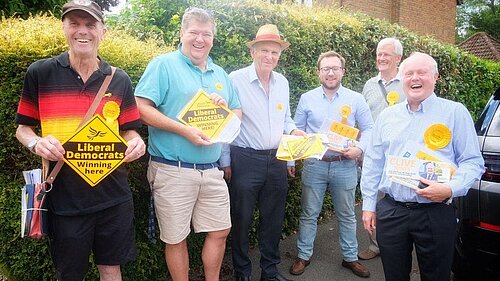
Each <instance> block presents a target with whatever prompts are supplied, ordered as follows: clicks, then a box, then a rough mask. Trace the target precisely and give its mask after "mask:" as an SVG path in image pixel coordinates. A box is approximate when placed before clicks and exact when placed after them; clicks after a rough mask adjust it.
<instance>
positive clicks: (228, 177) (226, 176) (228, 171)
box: [221, 166, 232, 182]
mask: <svg viewBox="0 0 500 281" xmlns="http://www.w3.org/2000/svg"><path fill="white" fill-rule="evenodd" d="M221 169H222V171H223V172H224V179H225V180H226V181H227V182H230V181H231V173H232V171H231V166H227V167H222V168H221Z"/></svg>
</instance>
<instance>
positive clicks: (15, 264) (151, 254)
mask: <svg viewBox="0 0 500 281" xmlns="http://www.w3.org/2000/svg"><path fill="white" fill-rule="evenodd" d="M129 3H130V8H129V9H126V10H125V11H123V12H122V14H120V15H118V16H116V18H115V17H112V18H109V20H107V22H108V23H109V24H110V25H115V26H117V27H120V28H121V29H122V30H118V28H117V27H115V28H111V29H110V30H109V32H108V33H107V35H106V39H105V40H104V41H103V43H102V45H101V48H100V54H101V55H102V56H103V58H104V59H106V60H107V61H108V62H110V63H111V64H113V65H115V66H117V67H120V68H123V69H124V70H125V71H127V73H128V74H129V75H130V77H131V79H132V82H133V83H134V85H135V84H136V83H137V82H138V80H139V78H140V76H141V74H142V71H143V70H144V68H145V66H146V64H147V63H148V62H149V60H150V59H151V58H152V57H154V56H156V55H157V54H159V53H163V52H166V51H169V50H172V49H173V48H176V46H177V43H178V31H179V27H180V17H181V16H182V12H183V11H184V10H185V8H186V7H187V6H189V5H193V6H200V7H205V8H208V9H210V10H212V11H213V12H214V13H215V16H216V18H217V22H218V32H217V36H216V39H215V44H214V47H213V49H212V52H211V56H212V57H213V58H214V59H215V61H216V62H217V63H218V64H220V65H221V66H223V67H224V68H225V69H226V70H227V71H228V72H230V71H232V70H235V69H238V68H240V67H242V66H245V65H248V64H249V63H250V62H251V57H250V55H249V51H248V48H247V47H246V45H245V43H246V42H247V41H248V40H251V39H253V38H254V36H255V33H256V32H257V29H258V28H259V26H261V25H262V24H264V23H275V24H277V25H278V27H279V29H280V31H281V32H282V33H283V35H284V37H285V38H286V39H287V40H288V41H290V42H291V47H290V48H289V49H288V50H286V51H285V52H284V53H283V55H282V57H281V61H280V64H279V67H278V69H277V70H278V71H279V72H281V73H283V74H284V75H285V76H286V77H287V78H288V79H289V81H290V86H291V107H292V111H294V110H295V107H296V105H297V102H298V99H299V97H300V95H301V94H302V93H304V92H306V91H308V90H310V89H312V88H314V87H317V86H318V84H319V81H318V78H317V76H316V69H315V65H316V60H317V57H318V55H319V54H320V53H321V52H325V51H328V50H336V51H338V52H339V53H341V54H342V55H343V56H344V57H345V58H346V60H347V73H346V76H345V77H344V83H343V84H344V85H345V86H347V87H350V88H352V89H354V90H357V91H361V89H362V87H363V85H364V82H365V81H366V80H367V79H369V78H370V77H372V76H374V75H375V74H376V69H375V63H374V60H375V48H376V44H377V42H378V41H379V40H380V39H381V38H383V37H387V36H395V37H398V38H399V39H400V40H401V41H402V43H403V45H404V47H405V54H406V55H407V54H409V53H410V52H412V51H416V50H419V51H423V52H427V53H430V54H431V55H433V56H434V57H435V58H436V59H437V61H438V63H439V68H440V74H441V78H440V79H439V81H438V85H437V88H438V89H437V93H438V94H439V95H441V96H443V97H446V98H449V99H452V100H457V101H460V102H462V103H464V104H465V105H466V106H467V108H468V109H469V110H470V111H471V113H472V115H473V116H474V117H477V116H478V115H479V113H480V111H481V109H482V108H483V106H484V104H485V103H486V101H487V99H488V97H489V96H490V95H491V93H493V91H494V89H495V88H496V87H498V86H499V85H500V65H499V64H498V63H492V62H486V61H483V60H480V59H478V58H476V57H474V56H471V55H468V54H466V53H464V52H462V51H460V50H458V49H456V48H455V47H453V46H449V45H442V44H439V43H438V42H436V41H435V40H433V39H431V38H426V37H420V36H417V35H415V34H414V33H411V32H409V31H408V30H406V29H404V28H402V27H399V26H396V25H391V24H389V23H387V22H384V21H381V20H376V19H372V18H368V17H366V16H364V15H361V14H347V13H345V12H343V11H339V10H335V9H327V8H322V9H307V8H303V7H295V6H285V5H271V4H268V3H264V2H262V1H255V2H245V1H228V0H218V1H217V0H211V1H201V0H191V1H187V0H186V1H184V0H175V1H167V0H131V1H130V2H129ZM127 34H131V35H133V36H134V37H132V36H131V35H127ZM135 38H139V39H141V40H142V41H138V40H137V39H135ZM0 39H1V40H0V100H2V103H1V104H0V124H1V126H0V166H1V167H2V171H1V172H0V186H1V187H2V188H0V221H2V223H1V224H0V243H1V244H2V245H3V247H1V248H0V272H1V273H2V274H3V275H5V276H8V277H10V278H16V280H51V279H52V278H53V276H54V274H53V273H54V269H53V268H52V264H51V262H50V259H49V253H48V250H47V241H41V242H36V241H31V240H22V239H21V238H20V235H19V229H20V226H19V188H20V186H21V185H22V177H21V171H22V170H25V169H29V168H32V167H35V166H37V165H38V159H37V158H36V157H33V155H31V154H30V153H29V152H27V150H26V149H24V148H22V147H21V145H20V144H19V143H18V142H17V140H16V139H15V136H14V134H15V129H16V125H15V124H14V122H13V120H14V116H15V112H16V108H17V103H18V101H19V97H20V93H21V89H22V84H23V77H24V73H25V71H26V69H27V67H28V66H29V65H30V64H31V63H32V62H33V61H35V60H37V59H41V58H46V57H51V56H55V55H57V54H59V53H61V52H63V51H64V50H66V49H67V46H66V43H65V41H64V36H63V34H62V28H61V23H60V20H58V19H56V18H53V17H51V16H37V17H35V18H29V19H27V20H19V19H13V18H9V19H3V20H2V21H1V22H0ZM158 45H161V46H163V47H158ZM165 46H167V47H165ZM141 134H142V136H143V137H144V138H145V139H146V140H147V133H146V131H145V130H143V131H142V132H141ZM146 166H147V157H144V158H143V159H141V161H137V162H136V163H132V164H130V165H129V167H130V171H131V174H130V181H131V186H132V189H133V194H134V204H135V218H136V232H137V246H138V249H139V256H138V258H137V260H136V261H135V262H132V263H131V264H129V265H127V266H125V267H124V269H123V272H124V279H125V280H165V279H166V278H167V276H166V275H167V270H166V265H165V261H164V257H163V244H162V243H156V244H151V243H149V242H148V240H147V235H146V229H147V222H148V214H149V211H148V207H149V186H148V184H147V181H146V179H145V171H146ZM300 190H301V188H300V163H299V166H298V173H297V177H296V178H294V179H291V180H290V192H289V195H288V199H287V205H286V219H285V223H284V229H283V232H284V235H289V234H290V233H292V232H294V231H295V230H296V228H297V225H298V216H299V214H300ZM328 204H330V205H328ZM329 206H331V201H330V200H325V206H324V207H325V208H324V211H328V207H329ZM256 228H257V226H256V225H254V226H253V227H252V233H251V236H252V238H253V239H256V235H257V234H256V233H257V232H256V230H257V229H256ZM202 240H203V235H191V236H190V238H189V245H190V257H191V262H192V263H191V266H192V268H194V269H197V268H199V267H200V259H199V257H200V255H199V252H200V248H201V241H202ZM96 276H97V273H96V270H95V267H94V268H93V270H92V272H90V274H89V276H88V278H87V279H88V280H96Z"/></svg>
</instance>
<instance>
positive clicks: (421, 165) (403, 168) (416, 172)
mask: <svg viewBox="0 0 500 281" xmlns="http://www.w3.org/2000/svg"><path fill="white" fill-rule="evenodd" d="M452 169H453V167H452V165H451V164H449V163H446V162H437V161H431V160H423V159H417V158H406V157H398V156H389V157H388V158H387V161H386V166H385V173H386V175H387V176H388V177H389V179H390V180H391V181H393V182H396V183H399V184H401V185H404V186H406V187H409V188H413V189H418V188H420V187H419V186H422V185H421V183H420V179H421V178H424V179H428V180H432V181H437V182H443V183H444V182H449V181H450V179H451V175H452Z"/></svg>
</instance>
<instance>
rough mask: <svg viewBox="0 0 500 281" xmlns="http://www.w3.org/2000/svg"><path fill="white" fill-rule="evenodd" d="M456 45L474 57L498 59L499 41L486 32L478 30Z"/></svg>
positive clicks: (499, 54) (499, 57)
mask: <svg viewBox="0 0 500 281" xmlns="http://www.w3.org/2000/svg"><path fill="white" fill-rule="evenodd" d="M458 47H459V48H460V49H462V50H464V51H467V52H469V53H471V54H473V55H475V56H476V57H479V58H483V59H489V60H495V61H500V42H498V41H497V40H495V38H493V37H491V36H490V35H488V34H487V33H486V32H478V33H475V34H474V35H472V36H471V37H469V38H467V39H466V40H465V41H463V42H462V43H460V44H458Z"/></svg>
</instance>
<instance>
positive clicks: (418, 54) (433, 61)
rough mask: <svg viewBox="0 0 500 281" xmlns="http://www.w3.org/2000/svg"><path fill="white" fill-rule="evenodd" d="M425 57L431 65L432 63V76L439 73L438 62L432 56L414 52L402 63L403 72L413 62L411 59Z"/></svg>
mask: <svg viewBox="0 0 500 281" xmlns="http://www.w3.org/2000/svg"><path fill="white" fill-rule="evenodd" d="M417 56H418V57H423V58H425V59H426V60H427V61H428V62H429V63H430V66H431V70H432V74H433V75H434V74H436V73H439V71H438V64H437V62H436V60H435V59H434V58H433V57H431V56H430V55H428V54H426V53H421V52H413V53H412V54H411V55H410V56H409V57H407V58H406V59H405V60H404V61H403V62H402V63H401V67H400V69H401V71H402V70H403V69H404V68H405V64H406V63H407V62H408V61H409V60H411V59H414V58H415V57H417Z"/></svg>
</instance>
